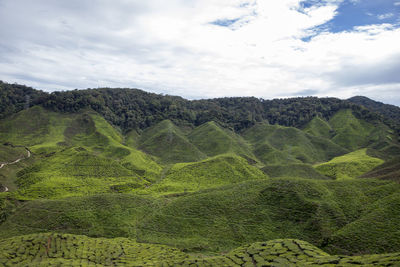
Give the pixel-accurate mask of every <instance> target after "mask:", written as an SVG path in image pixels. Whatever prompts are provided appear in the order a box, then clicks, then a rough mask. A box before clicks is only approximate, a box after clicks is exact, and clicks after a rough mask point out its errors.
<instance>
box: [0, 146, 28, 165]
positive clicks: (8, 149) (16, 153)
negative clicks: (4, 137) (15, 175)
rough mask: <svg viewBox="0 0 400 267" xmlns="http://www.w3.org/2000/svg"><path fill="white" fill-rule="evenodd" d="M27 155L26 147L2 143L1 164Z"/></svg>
mask: <svg viewBox="0 0 400 267" xmlns="http://www.w3.org/2000/svg"><path fill="white" fill-rule="evenodd" d="M25 157H27V152H26V150H25V148H23V147H12V146H10V145H3V144H0V164H1V163H10V162H14V161H15V160H17V159H20V158H25Z"/></svg>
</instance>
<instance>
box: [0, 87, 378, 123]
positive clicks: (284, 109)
mask: <svg viewBox="0 0 400 267" xmlns="http://www.w3.org/2000/svg"><path fill="white" fill-rule="evenodd" d="M0 88H1V90H0V92H1V93H0V103H2V109H1V110H0V112H1V113H0V115H1V117H5V116H7V115H9V114H11V113H13V112H17V111H20V110H22V109H23V108H24V107H26V106H27V105H30V106H32V105H41V106H43V107H45V108H47V109H49V110H52V111H56V112H78V111H81V110H84V109H88V108H90V109H92V110H94V111H96V112H98V113H100V114H101V115H102V116H103V117H104V118H105V119H106V120H108V121H109V122H111V123H112V124H114V125H116V126H118V127H121V128H122V129H124V130H125V131H128V130H131V129H145V128H147V127H150V126H153V125H155V124H157V123H158V122H160V121H162V120H165V119H169V120H171V121H173V122H174V123H175V124H177V125H179V126H185V125H186V126H187V125H188V126H199V125H201V124H203V123H205V122H209V121H217V122H219V123H220V124H221V125H223V126H224V127H226V128H231V129H233V130H236V131H240V130H243V129H247V128H250V127H251V126H253V125H254V124H256V123H257V122H263V121H266V122H269V123H270V124H279V125H283V126H293V127H301V126H304V125H305V124H306V123H308V122H309V121H310V120H311V119H312V118H314V117H315V116H320V117H322V118H324V119H326V120H328V119H329V118H330V117H332V116H333V115H334V114H335V113H336V112H337V111H338V110H340V109H346V108H350V109H352V110H353V112H354V114H355V115H356V116H357V117H358V118H361V119H365V120H368V121H373V120H383V118H382V116H380V115H379V114H377V113H374V112H371V111H370V110H368V109H366V108H364V107H362V106H360V105H357V104H353V103H351V102H349V101H345V100H340V99H337V98H317V97H302V98H290V99H274V100H264V99H258V98H254V97H227V98H216V99H205V100H194V101H189V100H186V99H183V98H181V97H177V96H169V95H159V94H153V93H147V92H144V91H142V90H138V89H117V88H116V89H111V88H99V89H86V90H73V91H65V92H53V93H50V94H48V93H43V92H41V91H37V90H34V89H32V88H30V87H25V86H21V85H17V84H7V83H3V82H0ZM27 99H29V102H27Z"/></svg>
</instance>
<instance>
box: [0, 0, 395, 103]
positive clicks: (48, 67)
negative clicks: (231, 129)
mask: <svg viewBox="0 0 400 267" xmlns="http://www.w3.org/2000/svg"><path fill="white" fill-rule="evenodd" d="M0 80H2V81H5V82H9V83H14V82H16V83H19V84H25V85H28V86H32V87H34V88H37V89H41V90H44V91H49V92H50V91H55V90H70V89H75V88H78V89H85V88H97V87H120V88H121V87H122V88H140V89H143V90H146V91H150V92H155V93H162V94H169V95H179V96H182V97H185V98H187V99H201V98H214V97H225V96H228V97H229V96H255V97H259V98H264V99H272V98H287V97H295V96H319V97H325V96H331V97H338V98H342V99H344V98H349V97H351V96H355V95H364V96H367V97H370V98H372V99H375V100H378V101H382V102H384V103H390V104H395V105H398V106H400V0H323V1H316V0H306V1H302V0H274V1H273V0H169V1H162V0H146V1H142V0H140V1H139V0H113V1H109V0H90V1H89V0H68V1H64V0H35V1H31V0H0Z"/></svg>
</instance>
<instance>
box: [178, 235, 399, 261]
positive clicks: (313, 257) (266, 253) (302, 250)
mask: <svg viewBox="0 0 400 267" xmlns="http://www.w3.org/2000/svg"><path fill="white" fill-rule="evenodd" d="M190 264H194V265H195V266H353V265H354V266H358V265H368V266H394V265H397V264H400V253H392V254H381V255H364V256H337V255H336V256H331V255H329V254H327V253H325V252H323V251H322V250H320V249H318V248H317V247H315V246H313V245H311V244H309V243H307V242H304V241H301V240H296V239H277V240H271V241H268V242H257V243H253V244H251V245H246V246H243V247H239V248H237V249H235V250H233V251H231V252H229V253H228V254H227V255H224V256H219V257H211V258H204V259H186V260H183V261H178V262H176V263H175V265H178V266H189V265H190Z"/></svg>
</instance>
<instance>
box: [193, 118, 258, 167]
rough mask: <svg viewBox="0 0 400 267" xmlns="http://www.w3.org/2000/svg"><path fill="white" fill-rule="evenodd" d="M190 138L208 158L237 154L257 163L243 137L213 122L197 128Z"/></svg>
mask: <svg viewBox="0 0 400 267" xmlns="http://www.w3.org/2000/svg"><path fill="white" fill-rule="evenodd" d="M188 137H189V140H190V141H191V142H192V143H193V144H194V145H195V146H197V147H198V148H199V149H200V150H201V151H202V152H203V153H205V154H207V156H211V157H212V156H216V155H220V154H226V153H235V154H237V155H240V156H242V157H245V158H247V159H249V160H250V161H251V162H255V159H254V158H255V157H254V155H253V153H252V152H251V149H250V146H249V145H248V144H247V143H246V142H245V141H244V140H243V138H242V137H240V136H239V135H237V134H235V133H234V132H232V131H230V130H227V129H223V128H221V127H220V126H218V125H217V124H216V123H215V122H213V121H211V122H207V123H204V124H202V125H201V126H199V127H197V128H196V129H194V130H193V131H192V132H191V133H190V134H189V136H188Z"/></svg>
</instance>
